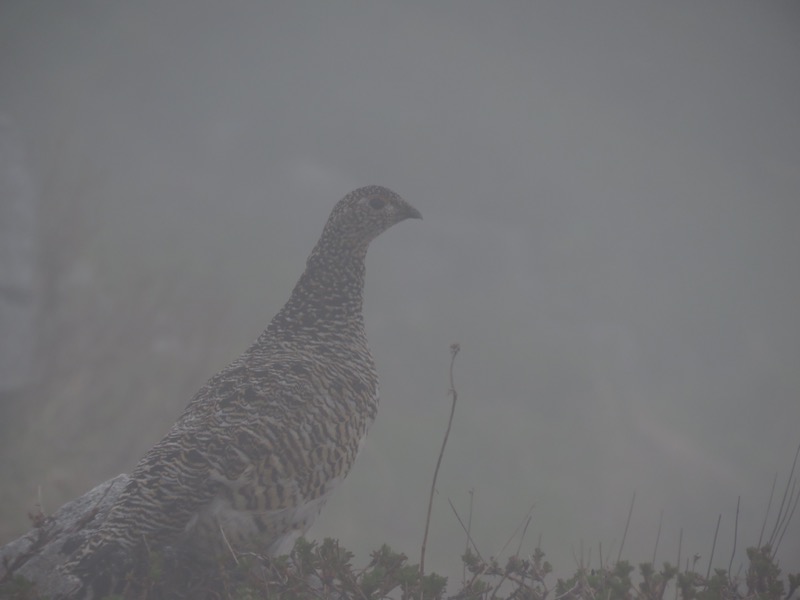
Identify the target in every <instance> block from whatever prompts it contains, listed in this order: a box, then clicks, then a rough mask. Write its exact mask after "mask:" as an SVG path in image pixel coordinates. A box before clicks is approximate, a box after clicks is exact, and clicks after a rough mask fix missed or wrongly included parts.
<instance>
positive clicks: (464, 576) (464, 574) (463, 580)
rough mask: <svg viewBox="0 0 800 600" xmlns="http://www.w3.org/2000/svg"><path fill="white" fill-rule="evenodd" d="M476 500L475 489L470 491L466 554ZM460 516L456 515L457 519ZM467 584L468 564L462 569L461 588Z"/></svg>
mask: <svg viewBox="0 0 800 600" xmlns="http://www.w3.org/2000/svg"><path fill="white" fill-rule="evenodd" d="M474 499H475V489H474V488H473V489H470V490H469V513H468V514H467V542H466V547H465V548H464V553H465V554H466V553H467V552H468V551H469V544H470V539H469V538H470V533H471V532H472V502H473V500H474ZM457 516H458V514H456V517H457ZM466 583H467V565H466V563H465V564H463V565H462V567H461V586H462V587H463V586H464V584H466Z"/></svg>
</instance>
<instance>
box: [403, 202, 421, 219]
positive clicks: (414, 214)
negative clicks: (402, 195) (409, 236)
mask: <svg viewBox="0 0 800 600" xmlns="http://www.w3.org/2000/svg"><path fill="white" fill-rule="evenodd" d="M402 215H403V218H404V219H421V218H422V213H420V212H419V211H418V210H417V209H416V208H414V207H413V206H411V205H410V204H406V206H405V210H404V211H403V213H402Z"/></svg>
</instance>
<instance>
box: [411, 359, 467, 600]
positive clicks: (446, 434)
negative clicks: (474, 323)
mask: <svg viewBox="0 0 800 600" xmlns="http://www.w3.org/2000/svg"><path fill="white" fill-rule="evenodd" d="M459 350H461V346H460V345H459V344H450V396H451V397H452V398H453V402H452V404H451V405H450V418H449V419H448V421H447V429H446V430H445V432H444V440H442V449H441V450H439V458H438V459H436V468H435V469H434V470H433V481H432V482H431V494H430V497H429V498H428V514H427V516H426V517H425V535H424V536H423V537H422V550H421V552H420V557H419V574H420V577H422V576H423V575H425V548H426V546H427V545H428V529H429V528H430V525H431V511H432V510H433V495H434V494H435V493H436V479H437V478H438V476H439V467H440V466H441V465H442V457H443V456H444V449H445V446H447V438H448V437H449V436H450V428H451V427H452V425H453V415H454V414H455V412H456V401H457V400H458V392H456V384H455V382H454V380H453V365H454V364H455V362H456V356H458V351H459ZM420 598H422V593H421V592H420Z"/></svg>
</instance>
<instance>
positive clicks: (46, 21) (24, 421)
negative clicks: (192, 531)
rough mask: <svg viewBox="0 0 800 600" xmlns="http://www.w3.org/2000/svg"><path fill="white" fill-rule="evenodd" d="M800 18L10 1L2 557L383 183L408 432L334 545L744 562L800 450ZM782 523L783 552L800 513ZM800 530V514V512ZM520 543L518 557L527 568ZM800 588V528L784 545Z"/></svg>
mask: <svg viewBox="0 0 800 600" xmlns="http://www.w3.org/2000/svg"><path fill="white" fill-rule="evenodd" d="M798 31H800V5H799V4H797V3H793V2H758V3H755V2H743V1H742V2H739V1H728V0H726V1H722V0H717V1H711V2H704V3H689V2H677V3H676V2H671V3H664V2H662V3H640V2H635V1H633V0H608V1H606V2H602V3H598V2H559V1H543V2H528V1H525V2H522V1H519V2H515V1H510V2H504V3H482V2H442V3H435V4H434V3H429V2H417V1H409V2H402V3H401V2H385V1H380V2H369V3H366V2H358V3H357V2H336V3H332V2H323V1H305V0H299V1H296V2H291V3H289V2H282V3H279V2H255V1H251V2H234V3H215V2H205V1H200V2H197V1H189V0H182V1H177V0H176V1H174V2H169V3H164V2H156V1H143V2H137V3H119V2H117V3H112V2H103V1H99V0H97V1H92V0H74V1H73V2H69V3H62V2H26V1H17V0H5V1H4V2H2V3H1V4H0V115H2V116H1V117H0V125H1V126H2V127H1V128H0V135H1V136H2V138H1V139H0V142H1V143H0V163H2V165H1V166H0V180H1V181H0V186H2V187H1V188H0V189H2V198H0V296H2V297H1V298H0V306H1V307H2V308H0V386H2V390H0V394H1V395H0V399H2V405H1V406H0V408H1V409H2V413H0V422H1V423H2V426H1V428H0V434H1V435H2V441H0V451H2V461H0V470H1V471H2V472H0V486H2V487H1V489H0V542H5V541H8V540H10V539H12V538H13V537H15V536H17V535H19V534H21V533H23V532H24V531H26V530H27V528H28V527H29V522H28V519H27V517H26V512H27V511H29V510H32V509H33V507H34V506H35V505H36V504H37V503H41V505H42V507H43V509H44V510H45V512H52V511H54V510H55V509H57V508H58V506H60V505H61V504H62V503H63V502H65V501H67V500H69V499H71V498H73V497H76V496H78V495H80V494H82V493H83V492H85V491H86V490H87V489H89V488H90V487H92V486H94V485H95V484H97V483H99V482H101V481H103V480H105V479H107V478H109V477H111V476H114V475H116V474H117V473H119V472H122V471H129V470H130V469H131V468H132V466H133V465H134V464H135V463H136V461H137V460H138V458H139V457H140V456H141V454H142V453H144V452H145V450H147V449H148V448H149V447H150V446H151V445H152V444H153V443H155V442H156V441H157V440H158V439H159V438H160V437H161V436H162V435H163V434H164V433H165V431H166V430H167V429H168V427H169V426H170V425H171V424H172V422H173V421H174V419H175V418H176V417H177V416H178V414H179V413H180V412H181V411H182V409H183V407H184V406H185V404H186V403H187V402H188V400H189V399H190V397H191V396H192V394H193V393H194V391H195V390H196V389H197V388H199V387H200V386H201V385H202V384H203V383H204V381H205V380H206V379H207V378H208V377H209V376H211V375H212V374H213V373H214V372H215V371H217V370H218V369H220V368H222V367H224V366H225V365H226V364H227V363H228V362H229V361H231V360H232V359H233V358H235V357H236V356H237V354H238V353H240V352H241V351H243V350H244V349H245V348H246V347H247V345H248V344H249V343H250V342H251V341H252V340H253V339H255V337H256V336H257V335H258V334H259V333H260V331H261V330H262V329H263V328H264V327H265V326H266V325H267V323H268V322H269V320H270V318H271V317H272V315H273V314H274V313H275V312H276V311H277V310H278V309H279V308H280V307H281V306H282V304H283V302H284V301H285V300H286V299H287V298H288V296H289V293H290V291H291V288H292V286H293V284H294V282H295V281H296V279H297V277H298V276H299V275H300V273H301V272H302V270H303V268H304V264H305V259H306V256H307V254H308V253H309V252H310V250H311V248H312V246H313V244H314V242H315V241H316V239H317V236H318V235H319V233H320V231H321V229H322V226H323V224H324V222H325V219H326V218H327V216H328V212H329V210H330V209H331V207H332V206H333V204H334V203H335V202H336V201H337V200H338V199H339V198H341V197H342V196H343V195H344V194H346V193H347V192H348V191H350V190H351V189H353V188H355V187H358V186H361V185H365V184H372V183H376V184H381V185H385V186H388V187H390V188H392V189H394V190H395V191H397V192H398V193H400V194H401V195H403V196H404V197H405V198H406V199H407V200H408V201H409V202H411V203H412V204H413V205H414V206H416V207H417V208H418V209H419V210H420V211H421V212H422V213H423V215H424V221H422V222H413V223H404V224H402V225H400V226H398V227H396V228H394V229H393V230H392V231H391V232H389V233H388V234H386V235H385V236H382V237H381V238H380V239H379V240H377V241H376V242H375V243H374V244H373V246H372V248H371V251H370V255H369V257H368V265H367V271H368V276H367V290H366V304H365V309H366V322H367V330H368V334H369V337H370V340H371V344H372V347H373V352H374V354H375V357H376V361H377V364H378V370H379V373H380V376H381V381H382V405H381V410H380V413H379V417H378V420H377V422H376V423H375V426H374V428H373V429H372V430H371V432H370V435H369V439H368V441H367V444H366V446H365V449H364V450H363V452H362V454H361V455H360V457H359V459H358V461H357V462H356V465H355V468H354V470H353V471H352V473H351V475H350V476H349V477H348V480H347V482H346V483H345V484H344V485H343V486H341V487H340V488H339V490H338V491H337V493H336V494H335V495H334V497H333V499H332V501H331V502H330V503H329V505H328V506H327V507H326V509H325V510H324V511H323V513H322V515H321V517H320V518H319V519H318V521H317V523H316V524H315V525H314V527H313V528H312V530H311V531H310V532H309V535H310V536H311V537H317V538H321V537H322V536H326V535H331V536H335V537H338V538H339V539H340V540H341V542H342V543H343V544H344V545H345V546H347V547H349V548H352V549H353V550H355V551H356V552H357V556H358V558H357V561H361V564H364V563H365V562H366V559H367V556H368V552H369V551H370V550H372V549H376V548H378V547H379V545H380V544H381V543H383V542H388V543H389V544H390V545H391V546H392V547H393V548H394V549H395V550H398V551H403V552H406V553H407V554H409V555H410V556H411V557H412V558H413V559H414V561H416V560H418V553H419V545H420V543H421V541H422V533H423V528H424V520H425V510H426V505H427V493H428V488H429V486H430V481H431V476H432V473H433V467H434V464H435V460H436V456H437V453H438V451H439V447H440V444H441V439H442V435H443V433H444V429H445V426H446V422H447V416H448V412H449V398H448V393H447V392H448V385H449V384H448V380H447V367H448V364H449V360H450V355H449V346H450V344H451V343H452V342H460V343H461V347H462V351H461V354H460V355H459V357H458V359H457V362H456V367H455V376H456V385H457V388H458V391H459V405H458V407H457V410H456V415H455V422H454V425H453V431H452V433H451V437H450V442H449V446H448V448H447V450H446V454H445V457H444V462H443V465H442V471H441V473H440V476H439V481H438V486H437V489H438V494H437V496H436V500H435V505H434V512H433V524H432V532H431V537H430V539H429V542H428V560H427V565H428V568H429V569H433V570H437V571H439V572H440V573H444V574H448V575H451V576H452V577H460V574H461V567H460V563H459V554H460V552H461V551H462V550H463V547H464V543H465V536H464V534H463V531H462V530H461V526H460V525H459V524H458V521H457V519H456V517H455V516H454V514H453V512H452V511H451V509H450V507H449V506H448V502H447V501H448V499H449V500H451V501H452V502H453V504H454V506H455V507H456V508H457V510H458V511H459V513H460V514H461V515H462V517H466V515H467V513H468V510H469V505H470V498H473V499H474V505H473V514H472V535H473V538H474V539H475V541H476V543H477V545H478V548H479V550H480V552H481V553H482V554H483V555H484V556H489V555H497V554H498V553H500V552H501V551H502V550H503V547H504V545H505V544H506V542H507V540H508V539H509V537H510V536H511V534H512V533H513V532H514V530H515V529H516V528H517V527H518V525H519V524H520V523H522V522H523V521H524V519H525V515H526V513H527V511H528V509H529V507H530V506H531V505H533V506H534V508H533V510H532V513H531V515H532V520H531V524H530V527H529V528H528V535H527V538H526V540H525V542H524V543H523V547H522V548H523V552H529V551H531V549H532V548H533V547H534V546H535V544H536V542H537V540H541V545H542V548H543V549H544V550H545V552H546V553H547V557H548V558H549V559H551V560H552V561H553V563H554V564H555V567H556V571H557V572H560V573H566V572H567V571H569V572H571V570H573V569H574V567H575V563H576V561H577V560H580V559H581V557H582V558H583V560H584V563H586V562H589V563H590V564H593V565H597V564H598V563H599V556H598V554H599V545H600V544H602V548H603V551H604V553H605V555H604V558H605V559H608V558H609V557H616V554H617V552H618V550H619V544H620V541H621V538H622V533H623V530H624V526H625V520H626V516H627V513H628V505H629V502H630V499H631V496H632V494H633V493H634V492H636V505H635V507H634V511H633V515H632V520H631V526H630V530H629V531H628V535H627V539H626V542H625V547H624V549H623V553H622V555H623V558H626V557H627V558H630V559H632V560H634V561H638V562H641V561H642V560H645V559H648V560H649V559H650V558H651V557H652V554H653V549H654V544H655V538H656V532H657V528H658V522H659V516H660V515H661V514H663V526H662V533H661V538H660V541H659V546H658V551H657V556H656V562H657V563H658V564H660V563H661V562H662V561H664V560H670V561H672V562H673V563H674V562H675V559H676V557H677V553H678V538H679V535H680V532H681V530H682V531H683V542H682V553H683V554H682V556H683V557H684V558H686V557H690V556H692V555H693V554H698V555H700V556H701V557H702V558H701V559H700V562H699V563H698V565H699V566H698V568H701V569H702V568H705V565H706V563H707V561H708V559H709V553H710V550H711V545H712V540H713V536H714V528H715V525H716V519H717V517H718V515H722V520H721V526H720V533H719V539H718V541H717V551H716V554H715V557H716V558H715V561H714V562H715V563H718V564H717V566H721V567H722V568H727V565H728V560H729V557H730V553H731V551H732V550H733V535H734V515H735V511H736V502H737V497H739V496H741V509H740V515H739V530H738V545H737V548H736V557H735V561H734V572H735V571H736V569H737V567H738V565H740V564H742V562H743V561H745V554H744V549H745V546H747V545H754V544H755V543H756V542H757V540H758V536H759V531H760V529H761V524H762V521H763V519H764V514H765V511H766V506H767V500H768V497H769V492H770V486H771V485H772V481H773V478H774V477H775V475H776V474H778V488H777V491H776V496H777V497H780V494H781V493H782V491H783V487H782V486H783V485H784V484H785V482H786V478H787V477H788V474H789V469H790V467H791V462H792V458H793V455H794V451H795V449H796V447H797V444H798V442H800V431H799V428H798V424H800V318H799V317H798V306H800V277H799V276H800V267H798V264H799V263H800V234H798V228H799V227H800V168H798V165H800V108H799V107H800V71H798V67H797V65H798V64H800V35H798ZM774 504H776V502H775V501H773V511H772V513H771V515H770V518H769V521H768V526H767V533H769V531H770V530H771V529H772V525H773V521H774V517H775V507H774ZM795 521H797V519H795ZM517 544H518V541H517V540H515V541H514V542H513V543H511V544H510V545H509V546H508V548H507V549H506V550H505V555H507V554H508V553H509V552H513V551H514V550H516V546H517ZM779 557H780V558H781V560H782V565H784V566H785V568H786V569H787V570H790V569H791V568H792V567H793V568H794V569H795V570H796V569H797V567H798V565H800V522H794V523H793V524H792V526H791V527H790V529H789V532H788V533H787V535H786V536H785V538H784V539H783V542H782V546H781V551H780V553H779Z"/></svg>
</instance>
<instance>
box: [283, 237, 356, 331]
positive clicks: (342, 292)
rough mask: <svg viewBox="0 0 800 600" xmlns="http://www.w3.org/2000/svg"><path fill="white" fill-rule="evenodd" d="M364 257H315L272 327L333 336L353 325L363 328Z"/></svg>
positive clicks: (313, 256)
mask: <svg viewBox="0 0 800 600" xmlns="http://www.w3.org/2000/svg"><path fill="white" fill-rule="evenodd" d="M364 254H365V253H354V254H346V255H344V256H336V257H331V256H330V255H327V254H321V253H313V254H312V255H311V257H309V259H308V262H307V263H306V270H305V271H304V272H303V274H302V275H301V277H300V280H299V281H298V282H297V284H296V285H295V287H294V290H293V291H292V295H291V297H290V298H289V301H288V302H287V303H286V304H285V305H284V307H283V308H282V309H281V311H280V312H279V313H278V314H277V315H276V316H275V318H274V319H273V321H272V324H271V326H270V327H275V328H277V329H279V330H295V331H297V330H311V331H318V332H323V331H324V332H330V333H335V332H336V331H337V330H341V329H343V328H344V327H352V326H354V325H355V326H356V327H358V328H363V316H362V304H363V294H364V273H365V264H364V258H365V256H364Z"/></svg>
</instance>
